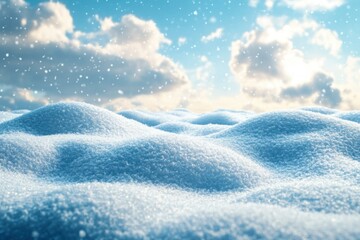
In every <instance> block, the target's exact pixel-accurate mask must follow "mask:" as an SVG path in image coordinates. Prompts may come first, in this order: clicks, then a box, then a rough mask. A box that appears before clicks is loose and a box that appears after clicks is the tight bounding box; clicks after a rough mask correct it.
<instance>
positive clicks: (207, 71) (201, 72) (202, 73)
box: [195, 56, 213, 82]
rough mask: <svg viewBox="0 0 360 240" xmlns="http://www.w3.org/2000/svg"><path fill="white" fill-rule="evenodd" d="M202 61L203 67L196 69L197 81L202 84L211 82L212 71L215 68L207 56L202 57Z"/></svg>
mask: <svg viewBox="0 0 360 240" xmlns="http://www.w3.org/2000/svg"><path fill="white" fill-rule="evenodd" d="M200 61H201V63H202V65H201V66H199V67H198V68H196V70H195V77H196V79H197V80H199V81H201V82H206V81H208V80H209V78H210V76H211V70H212V67H213V63H212V62H211V61H209V59H208V58H207V57H206V56H201V57H200Z"/></svg>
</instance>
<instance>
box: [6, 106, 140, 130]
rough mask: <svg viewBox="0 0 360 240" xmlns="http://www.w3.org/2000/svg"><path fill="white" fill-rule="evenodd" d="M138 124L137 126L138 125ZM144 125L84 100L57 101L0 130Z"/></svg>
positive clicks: (79, 128)
mask: <svg viewBox="0 0 360 240" xmlns="http://www.w3.org/2000/svg"><path fill="white" fill-rule="evenodd" d="M137 128H138V129H137ZM141 129H143V130H144V129H146V128H145V127H143V126H141V125H140V124H137V123H136V122H134V121H129V120H128V119H126V118H123V117H121V116H118V115H117V114H115V113H112V112H110V111H107V110H105V109H101V108H98V107H95V106H92V105H89V104H85V103H58V104H53V105H49V106H45V107H42V108H39V109H37V110H35V111H32V112H29V113H26V114H24V115H22V116H20V117H17V118H14V119H12V120H10V121H7V122H4V123H2V124H0V131H1V132H14V131H18V132H26V133H29V134H34V135H53V134H85V133H94V134H116V135H125V134H134V133H135V131H134V130H136V131H138V132H139V131H141Z"/></svg>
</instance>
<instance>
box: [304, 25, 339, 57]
mask: <svg viewBox="0 0 360 240" xmlns="http://www.w3.org/2000/svg"><path fill="white" fill-rule="evenodd" d="M311 42H312V43H313V44H315V45H318V46H321V47H323V48H325V49H326V50H329V51H330V53H331V54H332V55H334V56H337V55H338V54H339V52H340V49H341V45H342V41H341V40H340V39H339V35H338V34H337V32H335V31H332V30H330V29H324V28H323V29H320V30H318V31H317V32H316V33H315V36H314V37H313V39H312V40H311Z"/></svg>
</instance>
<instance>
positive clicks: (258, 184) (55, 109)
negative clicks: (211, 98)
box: [0, 103, 360, 239]
mask: <svg viewBox="0 0 360 240" xmlns="http://www.w3.org/2000/svg"><path fill="white" fill-rule="evenodd" d="M359 122H360V121H359V113H358V112H340V111H337V110H333V109H326V108H319V107H317V108H303V109H299V110H286V111H277V112H268V113H263V114H255V113H250V112H242V111H227V110H220V111H215V112H211V113H206V114H201V115H198V114H194V113H191V112H188V111H186V110H182V109H179V110H174V111H171V112H161V113H151V112H142V111H130V110H129V111H122V112H120V113H119V114H115V113H112V112H110V111H107V110H104V109H101V108H98V107H94V106H91V105H88V104H84V103H59V104H53V105H49V106H46V107H43V108H39V109H37V110H34V111H30V112H26V111H24V112H21V113H19V112H16V113H5V112H2V113H0V239H49V238H51V239H55V238H58V239H239V238H245V239H279V238H280V239H298V238H306V239H307V238H311V239H339V238H341V239H359V236H360V124H359Z"/></svg>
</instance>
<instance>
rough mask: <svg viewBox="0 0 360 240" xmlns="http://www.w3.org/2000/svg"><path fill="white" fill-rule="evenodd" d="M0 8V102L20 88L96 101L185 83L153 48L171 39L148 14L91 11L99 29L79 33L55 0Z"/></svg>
mask: <svg viewBox="0 0 360 240" xmlns="http://www.w3.org/2000/svg"><path fill="white" fill-rule="evenodd" d="M0 14H1V16H0V17H1V19H2V21H1V23H0V25H1V30H0V31H1V32H0V34H1V42H0V56H1V58H0V59H1V68H0V78H1V82H0V88H1V89H3V91H2V93H1V92H0V95H1V96H2V99H3V100H2V101H4V99H9V97H8V93H9V92H11V91H12V92H19V91H20V92H28V93H29V94H30V95H32V94H34V93H37V94H38V95H37V96H42V99H41V100H38V99H32V102H36V103H38V104H41V103H45V102H48V101H57V100H60V99H74V100H84V101H88V102H98V103H100V104H103V103H105V102H107V101H109V100H111V99H116V98H122V97H134V96H138V95H146V94H157V93H161V92H166V91H170V90H173V89H176V88H180V87H183V86H186V85H187V84H188V78H187V75H186V74H185V71H184V70H183V69H182V68H181V66H179V65H178V64H176V63H174V62H173V61H172V60H171V59H170V58H168V57H166V56H164V55H162V54H161V53H159V49H160V47H161V45H162V44H170V43H171V42H170V40H168V39H167V38H166V37H165V36H164V35H163V34H162V33H161V32H160V30H159V29H158V28H157V26H156V24H155V23H154V22H153V21H151V20H143V19H140V18H138V17H136V16H134V15H125V16H123V17H122V18H121V19H120V20H119V21H114V20H112V19H111V18H104V19H101V18H99V17H98V18H97V19H98V21H99V24H100V29H99V31H97V32H90V33H83V32H76V31H74V29H75V27H74V25H73V19H72V16H71V14H70V12H69V10H68V9H67V8H66V6H65V5H63V4H61V3H58V2H46V3H40V4H39V6H38V7H37V8H35V9H33V8H31V7H30V6H29V5H28V4H27V3H26V2H24V1H21V0H11V1H9V2H8V3H6V4H3V5H1V8H0ZM3 19H4V21H3ZM4 89H6V91H5V90H4ZM29 94H28V95H26V94H25V95H24V94H17V96H19V97H17V98H14V101H19V102H20V99H19V98H21V97H22V100H21V101H29V102H31V101H30V100H29V99H30V98H29V96H30V95H29ZM12 104H13V105H15V104H14V103H12Z"/></svg>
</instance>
